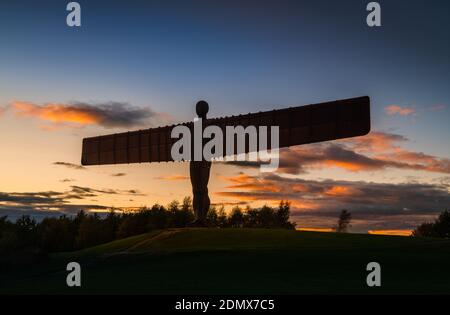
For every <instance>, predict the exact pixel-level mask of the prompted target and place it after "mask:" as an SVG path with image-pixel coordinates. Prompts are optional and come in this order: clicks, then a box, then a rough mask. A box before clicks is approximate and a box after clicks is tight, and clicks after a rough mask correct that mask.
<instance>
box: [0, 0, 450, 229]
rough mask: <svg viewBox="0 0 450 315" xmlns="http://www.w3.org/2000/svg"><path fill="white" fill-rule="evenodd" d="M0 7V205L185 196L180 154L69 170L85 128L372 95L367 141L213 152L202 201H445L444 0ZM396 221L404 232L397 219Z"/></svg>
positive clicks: (92, 130)
mask: <svg viewBox="0 0 450 315" xmlns="http://www.w3.org/2000/svg"><path fill="white" fill-rule="evenodd" d="M68 2H69V1H62V0H59V1H31V0H29V1H23V0H14V1H12V0H11V1H8V0H5V1H2V2H1V3H0V41H1V42H0V48H1V49H0V143H1V149H0V150H1V151H0V152H1V154H0V162H1V163H0V174H1V177H0V215H8V216H10V217H17V216H18V215H21V214H28V213H32V214H33V215H35V216H40V217H42V216H46V215H55V214H60V213H74V212H76V211H79V210H80V209H88V210H91V211H107V210H108V209H109V208H111V207H115V208H135V207H141V206H145V205H152V204H154V203H156V202H158V203H161V204H167V203H169V202H170V201H171V200H173V199H178V200H181V199H182V198H183V197H184V196H188V195H190V194H191V187H190V182H189V177H188V176H189V172H188V165H187V164H186V163H171V164H167V163H162V164H145V165H144V164H142V165H112V166H94V167H82V166H80V156H81V141H82V139H83V138H84V137H89V136H96V135H99V134H108V133H115V132H122V131H127V130H135V129H142V128H149V127H156V126H163V125H167V124H172V123H177V122H182V121H187V120H192V119H193V118H194V105H195V103H196V102H197V101H198V100H200V99H205V100H207V101H208V102H209V104H210V112H209V114H208V115H209V117H217V116H223V115H233V114H239V113H248V112H255V111H263V110H270V109H274V108H283V107H287V106H299V105H303V104H311V103H318V102H324V101H330V100H336V99H343V98H351V97H357V96H363V95H368V96H370V97H371V101H372V105H371V106H372V107H371V115H372V132H371V133H370V134H369V135H368V136H365V137H361V138H354V139H347V140H339V141H335V142H329V143H320V144H313V145H305V146H298V147H293V148H290V149H286V150H283V151H282V152H281V167H280V169H279V170H278V171H277V172H276V173H272V174H262V173H260V172H259V168H257V167H255V165H252V164H248V163H228V164H219V163H215V164H214V165H213V168H212V171H211V179H210V184H209V190H210V196H211V199H212V202H213V203H214V204H225V205H227V207H232V206H233V205H236V204H239V205H241V206H244V207H245V206H246V205H251V206H261V205H263V204H269V205H276V204H277V203H278V202H279V201H280V200H282V199H284V200H286V199H287V200H289V201H291V203H292V206H291V214H292V220H293V221H295V222H297V224H298V227H302V228H313V229H328V228H330V227H331V226H332V225H333V224H335V222H336V218H337V216H338V214H339V211H340V210H341V209H344V208H346V209H349V210H350V211H351V212H352V214H353V227H352V231H354V232H368V231H371V232H374V233H377V232H378V231H393V233H399V231H400V232H401V231H408V230H410V229H413V228H414V227H415V226H417V225H418V224H420V223H422V222H424V221H430V220H433V219H434V218H435V217H436V215H437V214H438V213H439V212H440V211H442V210H444V209H445V208H448V207H449V205H450V194H449V191H450V190H449V188H450V175H449V174H450V146H449V145H448V143H449V140H448V139H449V135H450V126H449V124H448V121H449V118H450V108H449V106H450V90H449V89H448V82H450V60H449V58H448V56H449V55H450V41H449V40H448V29H450V21H449V20H448V18H447V15H448V13H447V12H448V10H449V9H450V4H449V3H448V1H438V0H435V1H400V0H395V1H393V0H391V1H379V3H380V4H381V18H382V26H381V27H375V28H370V27H368V26H367V24H366V17H367V14H368V12H367V11H366V5H367V3H368V2H369V1H361V0H359V1H356V0H354V1H353V0H344V1H323V0H319V1H252V0H245V1H235V0H229V1H197V0H190V1H133V5H130V4H129V2H127V1H112V0H109V1H92V0H89V1H78V2H79V4H80V5H81V26H80V27H69V26H67V24H66V16H67V14H68V13H69V12H68V11H66V5H67V3H68ZM405 233H406V232H405Z"/></svg>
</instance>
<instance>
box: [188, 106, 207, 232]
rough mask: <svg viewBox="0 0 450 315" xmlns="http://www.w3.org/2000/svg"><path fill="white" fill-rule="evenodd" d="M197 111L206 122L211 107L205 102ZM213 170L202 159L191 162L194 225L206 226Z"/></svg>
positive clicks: (197, 107) (196, 108)
mask: <svg viewBox="0 0 450 315" xmlns="http://www.w3.org/2000/svg"><path fill="white" fill-rule="evenodd" d="M195 110H196V112H197V115H198V117H199V118H201V119H202V120H203V122H204V121H205V120H206V114H207V113H208V110H209V105H208V103H207V102H205V101H200V102H198V103H197V105H196V107H195ZM210 170H211V162H210V161H206V160H204V159H203V158H202V161H191V162H190V165H189V172H190V176H191V183H192V193H193V195H194V198H193V207H194V213H195V221H194V225H196V226H206V215H207V213H208V210H209V205H210V203H211V202H210V200H209V196H208V181H209V173H210Z"/></svg>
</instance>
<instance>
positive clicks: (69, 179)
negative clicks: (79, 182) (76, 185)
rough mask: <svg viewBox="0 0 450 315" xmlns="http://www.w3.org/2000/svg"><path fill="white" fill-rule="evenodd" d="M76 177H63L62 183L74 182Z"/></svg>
mask: <svg viewBox="0 0 450 315" xmlns="http://www.w3.org/2000/svg"><path fill="white" fill-rule="evenodd" d="M74 181H75V179H72V178H63V179H61V180H60V182H61V183H70V182H74Z"/></svg>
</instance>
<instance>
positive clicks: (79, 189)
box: [0, 186, 144, 217]
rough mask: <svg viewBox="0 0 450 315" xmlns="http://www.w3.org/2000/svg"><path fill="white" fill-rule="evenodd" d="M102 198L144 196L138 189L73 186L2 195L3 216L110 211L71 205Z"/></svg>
mask: <svg viewBox="0 0 450 315" xmlns="http://www.w3.org/2000/svg"><path fill="white" fill-rule="evenodd" d="M100 195H122V196H143V195H144V194H142V193H140V192H139V191H138V190H136V189H130V190H118V189H96V188H91V187H83V186H70V189H69V190H66V191H62V192H58V191H42V192H10V193H7V192H0V216H3V215H7V216H12V217H17V216H20V215H22V214H33V215H37V216H38V217H43V216H44V215H48V214H55V213H57V214H73V213H76V212H78V211H80V210H86V211H94V210H106V209H111V207H107V206H103V205H94V204H90V203H87V204H77V205H75V204H71V203H70V202H71V201H73V200H77V201H82V200H86V199H89V200H92V198H95V197H98V196H100Z"/></svg>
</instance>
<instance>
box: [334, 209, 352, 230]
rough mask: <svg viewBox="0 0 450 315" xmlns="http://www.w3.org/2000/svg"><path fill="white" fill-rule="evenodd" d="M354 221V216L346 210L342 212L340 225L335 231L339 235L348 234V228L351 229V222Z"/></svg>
mask: <svg viewBox="0 0 450 315" xmlns="http://www.w3.org/2000/svg"><path fill="white" fill-rule="evenodd" d="M351 221H352V214H351V213H350V212H349V211H348V210H346V209H344V210H342V211H341V214H340V215H339V220H338V224H337V226H336V227H335V231H336V232H337V233H347V232H348V228H349V227H351V224H350V222H351Z"/></svg>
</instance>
